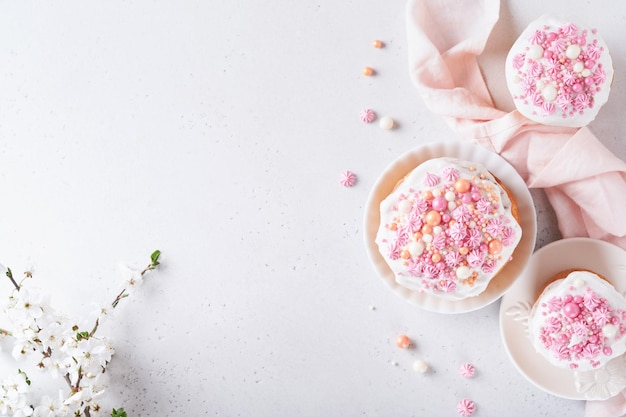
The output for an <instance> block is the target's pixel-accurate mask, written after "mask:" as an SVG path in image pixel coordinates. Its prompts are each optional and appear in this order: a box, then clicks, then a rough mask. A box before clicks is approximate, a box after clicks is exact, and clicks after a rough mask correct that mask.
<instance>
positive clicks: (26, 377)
mask: <svg viewBox="0 0 626 417" xmlns="http://www.w3.org/2000/svg"><path fill="white" fill-rule="evenodd" d="M17 373H18V374H20V375H24V379H25V380H26V385H30V379H29V378H28V375H26V372H24V371H22V370H21V369H18V370H17Z"/></svg>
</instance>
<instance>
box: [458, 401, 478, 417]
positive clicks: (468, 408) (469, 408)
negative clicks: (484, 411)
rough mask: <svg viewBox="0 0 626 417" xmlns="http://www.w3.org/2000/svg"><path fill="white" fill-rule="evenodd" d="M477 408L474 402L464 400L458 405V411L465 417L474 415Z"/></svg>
mask: <svg viewBox="0 0 626 417" xmlns="http://www.w3.org/2000/svg"><path fill="white" fill-rule="evenodd" d="M475 408H476V405H475V404H474V401H472V400H470V399H468V398H464V399H462V400H461V401H459V403H458V404H457V406H456V411H457V412H458V413H459V414H460V415H462V416H463V417H467V416H471V415H472V414H474V410H475Z"/></svg>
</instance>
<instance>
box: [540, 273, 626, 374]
mask: <svg viewBox="0 0 626 417" xmlns="http://www.w3.org/2000/svg"><path fill="white" fill-rule="evenodd" d="M528 332H529V336H530V340H531V342H532V344H533V346H534V348H535V349H536V350H537V352H539V353H540V354H541V355H543V356H544V357H545V358H546V359H547V360H548V361H549V362H550V363H551V364H552V365H554V366H557V367H560V368H568V369H572V370H577V371H586V370H591V369H596V368H600V367H602V366H603V365H604V364H606V363H607V362H608V361H609V360H611V359H613V358H615V357H617V356H620V355H622V354H624V352H626V337H625V334H626V299H625V298H624V296H623V295H621V294H619V293H618V292H617V291H616V290H615V288H614V287H613V285H611V284H610V283H609V282H608V281H607V280H606V279H605V278H604V277H601V276H599V275H598V274H595V273H593V272H591V271H586V270H567V271H563V272H561V273H559V274H557V275H556V276H554V277H553V278H552V279H551V280H550V282H549V283H548V285H547V286H546V288H545V289H544V290H543V292H542V293H541V295H540V296H539V297H538V299H537V301H536V302H535V304H534V306H533V308H532V310H531V312H530V315H529V318H528Z"/></svg>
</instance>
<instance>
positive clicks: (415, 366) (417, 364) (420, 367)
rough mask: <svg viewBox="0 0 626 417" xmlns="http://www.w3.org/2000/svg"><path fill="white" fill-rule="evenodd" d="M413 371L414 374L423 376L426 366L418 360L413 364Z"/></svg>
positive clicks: (422, 361)
mask: <svg viewBox="0 0 626 417" xmlns="http://www.w3.org/2000/svg"><path fill="white" fill-rule="evenodd" d="M413 370H414V371H415V372H418V373H420V374H423V373H424V372H426V371H427V370H428V364H427V363H426V361H424V360H422V359H418V360H416V361H415V362H413Z"/></svg>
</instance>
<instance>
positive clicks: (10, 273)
mask: <svg viewBox="0 0 626 417" xmlns="http://www.w3.org/2000/svg"><path fill="white" fill-rule="evenodd" d="M6 276H7V277H8V278H9V279H10V280H11V284H13V286H14V287H15V289H16V290H18V291H19V290H20V286H19V284H18V283H17V282H15V278H13V272H12V271H11V268H7V272H6Z"/></svg>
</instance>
